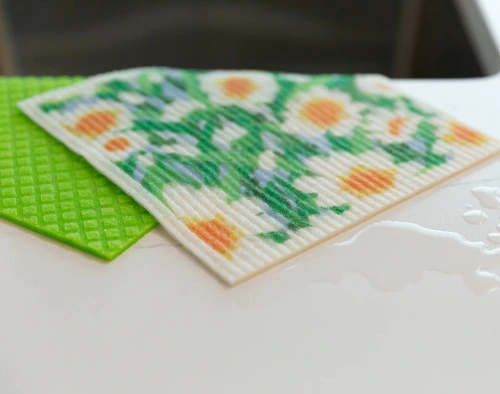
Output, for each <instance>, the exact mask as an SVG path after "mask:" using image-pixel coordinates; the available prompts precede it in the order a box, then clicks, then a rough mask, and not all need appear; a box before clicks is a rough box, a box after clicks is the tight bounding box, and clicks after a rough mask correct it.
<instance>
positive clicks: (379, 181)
mask: <svg viewBox="0 0 500 394" xmlns="http://www.w3.org/2000/svg"><path fill="white" fill-rule="evenodd" d="M394 175H395V174H394V171H390V170H375V169H373V168H369V167H366V166H363V165H359V166H355V167H353V168H352V169H351V172H350V173H349V175H348V176H346V177H343V178H342V179H341V181H342V183H341V187H342V189H344V190H345V191H347V192H349V193H351V194H354V195H357V196H358V197H363V196H368V195H370V194H374V193H376V194H380V193H383V192H384V191H386V190H387V189H389V188H391V187H392V186H393V185H394Z"/></svg>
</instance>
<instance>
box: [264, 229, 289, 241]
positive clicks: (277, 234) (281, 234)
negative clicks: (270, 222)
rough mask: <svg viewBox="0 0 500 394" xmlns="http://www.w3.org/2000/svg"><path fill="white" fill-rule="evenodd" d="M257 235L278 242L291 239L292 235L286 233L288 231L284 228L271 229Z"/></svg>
mask: <svg viewBox="0 0 500 394" xmlns="http://www.w3.org/2000/svg"><path fill="white" fill-rule="evenodd" d="M257 236H259V237H261V238H264V239H269V240H271V241H273V242H274V243H277V244H282V243H284V242H285V241H288V240H289V239H290V236H289V235H288V234H287V233H286V231H283V230H280V231H269V232H267V233H259V234H257Z"/></svg>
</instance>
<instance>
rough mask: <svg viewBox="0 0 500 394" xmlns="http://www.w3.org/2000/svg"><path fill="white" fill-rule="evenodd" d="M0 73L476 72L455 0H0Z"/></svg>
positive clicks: (417, 75)
mask: <svg viewBox="0 0 500 394" xmlns="http://www.w3.org/2000/svg"><path fill="white" fill-rule="evenodd" d="M0 10H1V13H0V24H1V27H0V28H1V29H2V30H1V31H0V33H1V34H0V45H1V48H0V49H1V52H0V61H1V68H0V70H3V73H4V74H21V75H26V74H30V75H60V74H70V75H74V74H80V75H91V74H95V73H101V72H105V71H109V70H113V69H120V68H127V67H134V66H150V65H162V66H172V67H189V68H247V69H248V68H255V69H268V70H280V71H295V72H305V73H315V72H326V73H333V72H336V73H358V72H364V73H366V72H373V73H382V74H386V75H389V76H393V77H406V78H453V77H474V76H481V75H483V74H482V71H481V69H480V67H479V65H478V62H477V59H476V57H475V55H474V53H473V50H472V47H471V44H470V41H469V39H468V37H467V34H466V32H465V30H464V28H463V25H462V21H461V20H460V17H459V15H458V12H457V10H456V9H455V6H454V3H453V1H452V0H337V1H336V0H300V1H298V0H297V1H296V0H258V1H257V0H233V1H230V0H226V1H217V0H206V1H202V0H198V1H193V0H185V1H160V0H142V1H140V0H134V1H132V0H120V1H117V0H80V1H71V0H3V1H2V0H0Z"/></svg>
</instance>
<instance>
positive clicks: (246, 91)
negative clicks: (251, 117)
mask: <svg viewBox="0 0 500 394" xmlns="http://www.w3.org/2000/svg"><path fill="white" fill-rule="evenodd" d="M221 84H222V89H223V91H224V94H225V96H226V97H229V98H232V99H238V100H244V99H246V98H247V97H248V96H250V95H251V94H252V93H254V92H255V91H256V90H257V85H256V84H255V82H254V81H252V80H251V79H250V78H247V77H229V78H226V79H225V80H223V81H222V82H221Z"/></svg>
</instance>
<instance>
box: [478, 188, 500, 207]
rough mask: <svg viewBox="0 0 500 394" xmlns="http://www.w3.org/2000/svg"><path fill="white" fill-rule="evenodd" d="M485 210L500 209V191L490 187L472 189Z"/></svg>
mask: <svg viewBox="0 0 500 394" xmlns="http://www.w3.org/2000/svg"><path fill="white" fill-rule="evenodd" d="M471 192H472V194H473V195H474V197H476V198H477V199H478V201H479V203H480V204H481V206H482V207H483V208H490V209H500V189H499V188H497V187H490V186H477V187H475V188H473V189H472V191H471Z"/></svg>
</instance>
